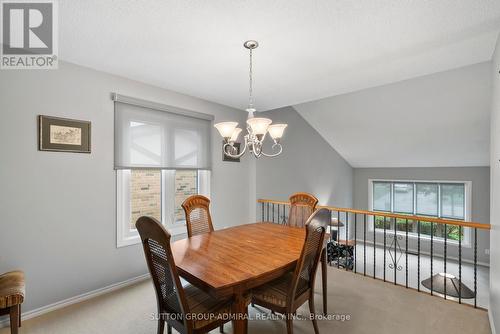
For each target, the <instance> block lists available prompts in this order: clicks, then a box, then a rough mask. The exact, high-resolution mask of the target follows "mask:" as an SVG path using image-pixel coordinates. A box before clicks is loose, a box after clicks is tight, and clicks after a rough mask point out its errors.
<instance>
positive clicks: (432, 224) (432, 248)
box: [431, 222, 434, 296]
mask: <svg viewBox="0 0 500 334" xmlns="http://www.w3.org/2000/svg"><path fill="white" fill-rule="evenodd" d="M433 255H434V223H432V222H431V277H432V275H433V274H434V268H433V265H434V263H433V260H434V256H433ZM432 295H434V280H433V279H431V296H432Z"/></svg>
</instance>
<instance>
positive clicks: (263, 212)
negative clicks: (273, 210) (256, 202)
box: [260, 202, 264, 221]
mask: <svg viewBox="0 0 500 334" xmlns="http://www.w3.org/2000/svg"><path fill="white" fill-rule="evenodd" d="M260 204H262V221H264V202H262V203H260Z"/></svg>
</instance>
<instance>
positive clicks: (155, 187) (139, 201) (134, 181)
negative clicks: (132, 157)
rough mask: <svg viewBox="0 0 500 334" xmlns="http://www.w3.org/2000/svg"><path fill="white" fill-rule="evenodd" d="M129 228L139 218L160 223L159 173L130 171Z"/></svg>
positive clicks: (156, 171) (157, 171) (132, 226)
mask: <svg viewBox="0 0 500 334" xmlns="http://www.w3.org/2000/svg"><path fill="white" fill-rule="evenodd" d="M130 202H131V203H130V210H131V215H130V217H131V221H130V228H135V222H136V221H137V219H138V218H139V217H141V216H151V217H154V218H156V219H158V220H159V221H161V171H159V170H132V171H131V178H130Z"/></svg>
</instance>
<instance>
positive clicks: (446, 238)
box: [443, 224, 448, 299]
mask: <svg viewBox="0 0 500 334" xmlns="http://www.w3.org/2000/svg"><path fill="white" fill-rule="evenodd" d="M447 243H448V225H447V224H444V250H443V253H444V274H445V277H446V274H447V273H448V272H447V271H446V269H447V268H446V251H447V248H448V247H447V246H448V245H447ZM446 283H447V280H446V279H445V280H444V299H447V297H446V288H447V284H446Z"/></svg>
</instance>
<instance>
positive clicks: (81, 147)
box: [38, 115, 91, 153]
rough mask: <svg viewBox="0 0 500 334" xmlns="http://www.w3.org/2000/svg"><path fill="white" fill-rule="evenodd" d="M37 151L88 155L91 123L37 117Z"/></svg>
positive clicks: (42, 116) (51, 117)
mask: <svg viewBox="0 0 500 334" xmlns="http://www.w3.org/2000/svg"><path fill="white" fill-rule="evenodd" d="M38 150H39V151H55V152H73V153H90V152H91V122H90V121H82V120H76V119H69V118H61V117H53V116H46V115H39V116H38Z"/></svg>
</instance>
